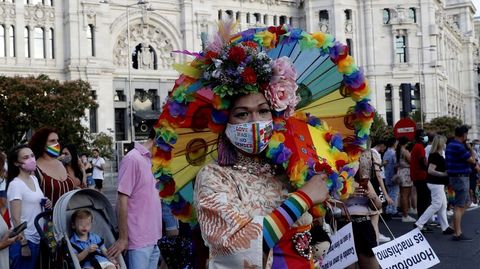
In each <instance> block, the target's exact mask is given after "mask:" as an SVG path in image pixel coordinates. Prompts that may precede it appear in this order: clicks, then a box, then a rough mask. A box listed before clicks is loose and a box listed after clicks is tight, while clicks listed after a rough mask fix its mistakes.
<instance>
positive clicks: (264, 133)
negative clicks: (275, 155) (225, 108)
mask: <svg viewBox="0 0 480 269" xmlns="http://www.w3.org/2000/svg"><path fill="white" fill-rule="evenodd" d="M272 131H273V123H272V121H255V122H248V123H240V124H230V123H227V127H226V129H225V135H226V136H227V137H228V139H229V140H230V142H231V143H232V144H233V145H234V146H235V147H236V148H238V149H240V150H241V151H243V152H245V153H249V154H259V153H260V152H262V151H263V150H264V149H265V148H266V147H267V146H268V141H270V137H271V136H272Z"/></svg>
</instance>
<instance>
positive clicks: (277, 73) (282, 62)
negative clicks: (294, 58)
mask: <svg viewBox="0 0 480 269" xmlns="http://www.w3.org/2000/svg"><path fill="white" fill-rule="evenodd" d="M272 72H273V76H272V80H271V83H276V82H278V81H279V80H282V79H286V80H293V81H295V80H296V79H297V72H296V71H295V68H294V67H293V64H292V63H291V62H290V59H289V58H288V57H285V56H283V57H280V58H278V59H275V60H274V61H273V62H272Z"/></svg>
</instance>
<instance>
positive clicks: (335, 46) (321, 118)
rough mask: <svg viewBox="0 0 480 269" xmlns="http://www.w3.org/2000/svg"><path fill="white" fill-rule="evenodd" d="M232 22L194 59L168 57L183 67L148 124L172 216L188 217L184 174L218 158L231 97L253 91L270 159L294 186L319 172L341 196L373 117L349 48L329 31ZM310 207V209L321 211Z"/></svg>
mask: <svg viewBox="0 0 480 269" xmlns="http://www.w3.org/2000/svg"><path fill="white" fill-rule="evenodd" d="M233 29H234V23H232V22H221V23H219V31H218V33H217V34H216V35H215V36H214V38H213V40H211V41H210V43H208V44H207V46H206V48H205V50H204V51H202V52H200V53H191V52H187V51H183V52H182V53H184V54H188V55H190V56H193V57H194V59H193V61H191V62H190V63H186V64H178V65H175V68H176V69H177V71H179V72H180V73H181V75H180V77H179V78H178V79H177V80H176V82H175V85H174V87H173V89H172V91H171V92H170V93H169V96H168V100H167V102H166V104H165V105H164V107H163V111H162V114H161V115H160V118H159V120H158V122H157V124H156V125H155V130H156V134H157V137H156V145H157V146H156V147H155V149H154V153H153V167H152V169H153V173H154V175H155V178H156V179H157V186H158V188H159V191H160V196H161V197H162V198H163V200H164V201H165V202H166V203H167V204H168V205H169V206H170V207H171V209H172V213H173V214H174V215H175V216H176V217H177V218H179V219H180V220H181V221H183V222H187V223H190V224H192V225H194V224H196V215H195V211H194V209H193V183H192V182H193V180H194V179H195V176H196V174H197V172H198V170H199V169H200V168H201V167H202V166H203V165H205V164H206V163H207V162H210V161H212V160H215V159H216V157H217V155H216V151H217V146H216V145H217V141H218V136H219V134H221V133H222V132H223V131H224V129H225V126H226V123H227V120H228V108H229V100H230V97H232V96H235V95H239V94H249V93H257V92H261V93H263V94H265V96H266V99H267V100H268V101H269V103H270V105H271V108H272V112H273V122H274V131H273V135H272V137H271V139H270V142H269V145H268V148H267V149H266V157H267V158H268V159H269V160H270V162H271V163H272V164H274V165H277V166H281V167H283V168H284V169H285V171H286V173H287V175H288V177H289V179H290V183H291V184H292V185H293V186H294V187H297V188H298V187H301V186H302V185H303V184H304V183H305V182H306V181H308V180H309V179H310V178H311V177H312V176H313V175H315V174H316V173H319V172H325V173H327V175H328V181H327V184H328V187H329V190H330V194H331V195H332V196H333V197H335V198H339V199H345V198H347V197H348V196H349V195H350V194H351V193H352V192H353V187H352V183H353V176H354V175H355V173H356V170H357V167H358V159H359V155H360V153H361V151H362V150H363V149H364V148H365V145H366V141H367V139H368V135H369V130H370V125H371V123H372V120H373V115H374V109H373V107H372V106H371V105H370V104H369V87H368V83H367V81H366V79H365V77H364V75H363V72H362V70H361V69H359V68H358V67H357V66H356V65H355V63H354V60H353V58H352V57H351V56H350V55H349V53H348V47H347V46H346V45H344V44H341V43H339V42H336V41H335V39H334V38H333V36H331V35H329V34H325V33H321V32H316V33H307V32H305V31H303V30H301V29H295V28H291V27H288V26H287V25H282V26H279V27H267V28H254V29H249V30H246V31H243V32H240V33H236V34H232V32H233ZM311 212H312V213H313V215H314V216H315V217H318V216H322V215H323V214H324V209H323V207H322V206H317V207H315V208H314V209H313V210H312V211H311Z"/></svg>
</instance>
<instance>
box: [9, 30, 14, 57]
mask: <svg viewBox="0 0 480 269" xmlns="http://www.w3.org/2000/svg"><path fill="white" fill-rule="evenodd" d="M8 35H9V37H8V44H9V45H10V49H9V53H8V56H10V57H15V56H16V55H15V27H14V26H13V25H10V29H9V31H8Z"/></svg>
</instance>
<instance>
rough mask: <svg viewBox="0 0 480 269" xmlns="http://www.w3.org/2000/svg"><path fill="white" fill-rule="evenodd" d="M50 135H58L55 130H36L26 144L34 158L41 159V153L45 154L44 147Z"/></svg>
mask: <svg viewBox="0 0 480 269" xmlns="http://www.w3.org/2000/svg"><path fill="white" fill-rule="evenodd" d="M51 133H56V134H58V132H57V130H55V129H53V128H50V127H43V128H40V129H38V130H37V131H36V132H35V133H34V134H33V136H32V138H30V142H28V146H29V147H30V148H31V149H32V151H33V154H35V158H37V159H38V158H40V157H42V155H43V153H44V152H45V146H46V145H47V140H48V136H49V135H50V134H51Z"/></svg>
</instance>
